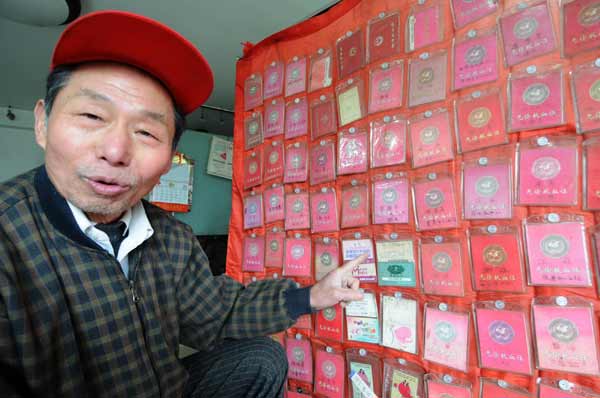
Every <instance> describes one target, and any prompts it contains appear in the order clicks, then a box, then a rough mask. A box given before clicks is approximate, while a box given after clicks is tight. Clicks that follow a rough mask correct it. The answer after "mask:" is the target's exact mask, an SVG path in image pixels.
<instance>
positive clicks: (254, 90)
mask: <svg viewBox="0 0 600 398" xmlns="http://www.w3.org/2000/svg"><path fill="white" fill-rule="evenodd" d="M257 90H258V87H257V86H250V89H249V90H248V92H249V93H250V95H254V94H256V91H257Z"/></svg>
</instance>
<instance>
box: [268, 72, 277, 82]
mask: <svg viewBox="0 0 600 398" xmlns="http://www.w3.org/2000/svg"><path fill="white" fill-rule="evenodd" d="M278 79H279V72H273V73H271V76H269V84H275V83H277V80H278Z"/></svg>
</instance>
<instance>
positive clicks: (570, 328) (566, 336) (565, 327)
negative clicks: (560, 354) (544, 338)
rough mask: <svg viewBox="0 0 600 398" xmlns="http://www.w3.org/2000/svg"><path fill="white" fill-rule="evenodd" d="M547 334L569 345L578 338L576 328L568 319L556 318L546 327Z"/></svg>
mask: <svg viewBox="0 0 600 398" xmlns="http://www.w3.org/2000/svg"><path fill="white" fill-rule="evenodd" d="M548 332H550V335H551V336H552V337H554V338H555V339H556V340H558V341H560V342H562V343H570V342H572V341H573V340H575V339H576V338H577V337H578V336H579V330H577V326H576V325H575V324H574V323H573V322H571V321H570V320H569V319H564V318H557V319H555V320H553V321H552V322H550V324H549V325H548Z"/></svg>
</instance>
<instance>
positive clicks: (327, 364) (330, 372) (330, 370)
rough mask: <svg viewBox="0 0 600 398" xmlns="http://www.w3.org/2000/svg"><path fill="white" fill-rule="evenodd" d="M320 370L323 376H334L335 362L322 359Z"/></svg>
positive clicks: (330, 377) (335, 371) (335, 370)
mask: <svg viewBox="0 0 600 398" xmlns="http://www.w3.org/2000/svg"><path fill="white" fill-rule="evenodd" d="M321 370H322V371H323V374H324V375H325V377H327V378H329V379H332V378H334V377H335V374H336V373H337V369H336V368H335V364H334V363H333V362H331V361H323V364H322V365H321Z"/></svg>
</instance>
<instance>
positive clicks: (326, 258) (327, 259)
mask: <svg viewBox="0 0 600 398" xmlns="http://www.w3.org/2000/svg"><path fill="white" fill-rule="evenodd" d="M319 259H320V260H321V264H323V265H324V266H326V267H329V266H330V265H331V264H332V263H333V259H332V258H331V254H329V253H327V252H325V253H323V254H321V256H320V257H319Z"/></svg>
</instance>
